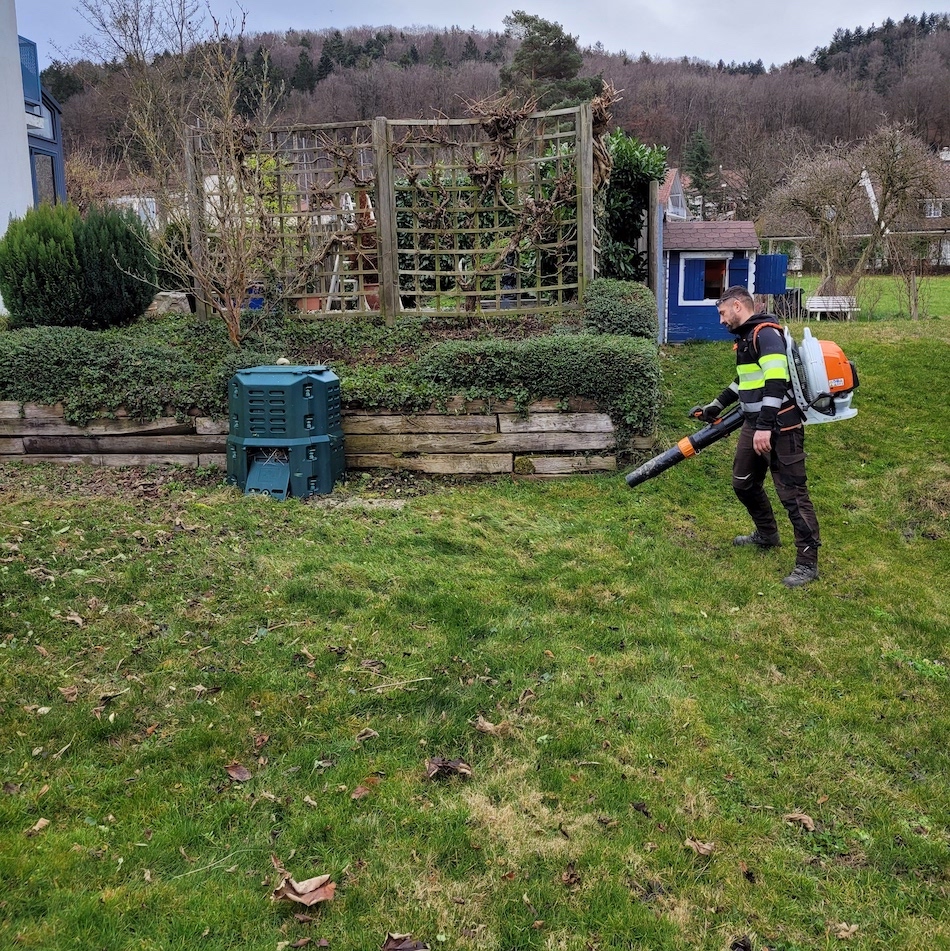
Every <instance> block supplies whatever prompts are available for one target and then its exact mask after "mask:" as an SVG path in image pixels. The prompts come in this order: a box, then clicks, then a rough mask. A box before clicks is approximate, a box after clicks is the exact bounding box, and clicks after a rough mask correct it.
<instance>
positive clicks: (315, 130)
mask: <svg viewBox="0 0 950 951" xmlns="http://www.w3.org/2000/svg"><path fill="white" fill-rule="evenodd" d="M193 143H194V145H193V152H192V156H191V159H192V162H193V167H194V175H195V188H196V191H198V192H200V191H201V190H202V189H203V190H204V192H205V193H206V194H207V191H208V185H207V183H208V182H209V181H218V180H219V178H220V173H219V171H218V169H217V168H216V167H215V162H216V159H215V153H216V150H215V148H214V144H213V143H211V142H209V141H208V135H207V133H204V134H201V135H196V136H195V137H194V140H193ZM253 148H254V152H255V154H254V155H253V158H245V159H244V161H245V162H248V161H250V162H251V163H252V165H253V167H254V168H255V169H256V170H263V171H259V172H258V175H257V179H258V181H259V182H260V183H261V185H260V187H262V188H263V189H265V190H266V192H267V194H266V196H265V198H264V205H263V207H265V208H266V209H267V211H266V218H267V221H266V223H265V224H264V225H263V226H264V227H267V228H268V229H271V231H272V232H273V234H274V236H275V241H274V242H273V243H272V246H273V248H274V252H273V255H272V257H273V260H271V261H268V262H265V263H264V264H263V266H262V268H261V275H260V281H261V282H262V284H266V285H267V286H265V287H264V288H263V293H264V294H265V295H268V294H269V295H270V296H271V297H272V298H280V297H293V298H295V299H296V300H297V301H298V303H299V306H300V309H302V310H312V311H324V312H325V311H331V310H379V311H381V312H382V313H383V314H384V315H385V316H386V317H387V319H392V318H394V317H395V315H396V314H398V313H400V312H402V313H413V314H431V313H433V312H439V313H443V314H446V315H451V314H459V315H471V314H473V313H479V314H485V315H490V314H496V313H501V312H504V311H507V310H511V309H515V308H516V309H517V310H518V311H519V312H520V313H546V312H553V311H561V310H565V309H570V308H573V307H575V306H576V305H577V301H578V299H579V298H580V297H581V296H582V293H583V289H584V286H585V285H586V283H587V282H588V281H589V280H590V279H591V278H592V277H593V276H594V272H595V266H596V249H595V242H594V222H593V170H592V165H593V132H592V113H591V107H590V105H589V104H587V105H582V106H580V107H577V108H574V109H561V110H556V111H553V112H545V113H531V114H527V115H515V116H511V115H507V116H504V117H500V118H499V117H495V118H492V117H485V116H482V117H479V118H474V119H440V120H390V119H386V118H377V119H374V120H371V121H366V122H349V123H334V124H325V125H316V126H310V127H306V128H304V127H295V128H291V129H282V130H275V131H272V132H269V133H267V134H266V135H263V136H258V137H256V138H255V140H254V145H253ZM257 207H260V204H258V206H257ZM201 220H202V216H200V215H197V216H196V218H195V220H194V221H193V229H192V234H193V236H196V235H200V231H201ZM205 237H206V239H207V237H208V236H205Z"/></svg>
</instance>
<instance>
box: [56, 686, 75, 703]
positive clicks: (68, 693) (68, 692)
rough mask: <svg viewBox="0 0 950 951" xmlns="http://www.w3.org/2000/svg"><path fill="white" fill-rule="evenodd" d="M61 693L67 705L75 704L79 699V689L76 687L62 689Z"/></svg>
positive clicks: (60, 689)
mask: <svg viewBox="0 0 950 951" xmlns="http://www.w3.org/2000/svg"><path fill="white" fill-rule="evenodd" d="M59 692H60V693H61V694H62V695H63V698H64V699H65V701H66V702H67V703H75V702H76V700H77V699H78V698H79V688H78V687H77V686H75V685H73V686H72V687H60V688H59Z"/></svg>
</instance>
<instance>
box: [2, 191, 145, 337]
mask: <svg viewBox="0 0 950 951" xmlns="http://www.w3.org/2000/svg"><path fill="white" fill-rule="evenodd" d="M154 293H155V262H154V255H153V252H152V250H151V247H150V244H149V239H148V235H147V234H146V232H145V228H144V226H143V225H142V223H141V221H140V220H139V219H138V218H137V217H136V216H135V215H134V214H133V213H132V212H130V211H122V210H119V209H115V208H108V207H106V208H95V207H93V208H90V210H89V211H88V213H87V214H86V216H85V218H83V217H82V216H80V214H79V212H78V211H77V210H76V208H74V207H73V206H72V205H68V204H65V205H48V204H42V205H38V206H37V207H35V208H31V209H30V210H29V211H27V213H26V214H25V215H24V216H23V218H20V219H15V220H14V221H11V222H10V225H9V227H8V228H7V232H6V234H5V235H4V236H3V238H2V239H0V294H2V295H3V300H4V303H5V305H6V307H7V310H8V311H9V312H10V317H9V326H10V327H11V328H12V329H15V328H18V327H43V326H54V327H68V326H75V327H84V328H86V329H91V330H92V329H102V328H106V327H117V326H122V325H125V324H130V323H132V322H133V321H134V320H136V319H137V318H138V317H139V316H141V314H142V313H143V312H144V310H145V308H146V307H147V306H148V304H149V303H150V301H151V300H152V297H153V296H154Z"/></svg>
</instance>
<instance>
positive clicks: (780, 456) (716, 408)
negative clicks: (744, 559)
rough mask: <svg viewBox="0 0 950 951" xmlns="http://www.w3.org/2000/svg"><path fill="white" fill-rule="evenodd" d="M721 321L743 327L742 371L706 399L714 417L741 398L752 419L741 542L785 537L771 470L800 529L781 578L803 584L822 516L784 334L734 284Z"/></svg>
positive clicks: (744, 436)
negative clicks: (748, 524) (749, 525)
mask: <svg viewBox="0 0 950 951" xmlns="http://www.w3.org/2000/svg"><path fill="white" fill-rule="evenodd" d="M717 306H718V308H719V322H720V323H721V324H722V325H723V326H724V327H726V328H727V329H728V330H729V331H731V332H732V333H733V334H735V335H736V338H737V341H736V379H735V380H734V381H733V383H732V384H731V385H730V386H728V387H727V388H726V389H724V390H723V391H722V393H720V394H719V396H717V397H716V399H715V400H713V401H712V403H708V404H707V405H706V406H704V407H703V418H704V419H705V420H706V421H707V422H711V421H712V420H714V419H716V418H718V417H719V416H721V415H722V409H723V408H724V407H725V406H728V405H729V404H730V403H734V402H735V401H736V400H737V399H738V400H739V404H740V406H741V407H742V411H743V414H744V416H745V421H744V422H743V424H742V428H741V429H740V430H739V444H738V446H736V455H735V460H734V462H733V466H732V487H733V489H734V490H735V493H736V495H737V496H738V497H739V500H740V501H741V502H742V504H743V505H744V506H745V507H746V509H747V510H748V512H749V515H750V516H751V517H752V522H753V524H754V526H755V528H754V530H753V532H752V534H751V535H739V536H738V537H737V538H736V539H735V541H734V544H736V545H756V546H758V547H759V548H777V547H779V546H780V545H781V544H782V541H781V538H780V537H779V532H778V525H777V524H776V522H775V514H774V513H773V511H772V503H771V502H770V501H769V498H768V496H767V495H766V493H765V487H764V483H765V474H766V472H769V471H771V473H772V481H773V483H774V484H775V491H776V493H777V494H778V497H779V500H780V501H781V503H782V505H784V506H785V510H786V512H787V513H788V517H789V520H790V521H791V523H792V529H793V531H794V533H795V551H796V557H795V567H794V569H793V570H792V572H791V574H789V575H788V576H787V577H786V578H784V579H783V580H782V583H783V584H784V585H785V586H786V587H789V588H798V587H800V586H801V585H804V584H808V582H809V581H814V580H815V579H816V578H817V577H818V546H819V544H820V540H819V537H818V519H817V517H816V516H815V508H814V506H813V505H812V502H811V498H810V497H809V495H808V484H807V478H806V475H805V448H804V443H805V436H804V427H803V425H802V414H801V413H800V412H799V409H798V406H797V404H796V403H795V399H794V397H793V395H792V391H791V386H790V377H789V366H788V358H787V357H786V355H785V337H784V334H783V332H782V330H781V329H780V328H779V327H778V326H777V325H776V324H775V319H774V318H773V317H772V316H771V315H769V314H765V313H759V314H757V313H756V312H755V304H754V301H753V299H752V295H751V294H750V293H749V292H748V290H747V289H746V288H744V287H742V286H738V285H737V286H735V287H730V288H729V289H728V290H727V291H726V292H725V293H724V294H723V295H722V297H721V298H720V299H719V301H718V302H717Z"/></svg>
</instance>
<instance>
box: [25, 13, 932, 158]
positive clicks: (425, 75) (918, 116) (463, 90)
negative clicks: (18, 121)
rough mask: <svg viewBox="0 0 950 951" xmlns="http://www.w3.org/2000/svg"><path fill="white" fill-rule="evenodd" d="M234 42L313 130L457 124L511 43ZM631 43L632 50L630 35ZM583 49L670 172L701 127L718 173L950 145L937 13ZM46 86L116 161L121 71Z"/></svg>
mask: <svg viewBox="0 0 950 951" xmlns="http://www.w3.org/2000/svg"><path fill="white" fill-rule="evenodd" d="M506 19H510V18H506ZM534 19H536V20H537V19H538V18H534ZM538 22H540V23H545V21H540V20H539V21H538ZM240 42H241V44H242V54H243V57H244V59H245V62H246V71H247V79H248V83H249V84H254V83H255V82H257V81H259V80H260V78H261V76H262V74H264V73H265V72H266V74H267V76H268V79H269V80H270V81H271V82H272V83H274V84H275V87H276V88H279V89H281V90H282V93H281V95H280V99H279V110H280V114H281V118H282V120H284V121H286V122H287V123H314V122H332V121H341V120H347V119H366V118H370V117H373V116H377V115H385V116H389V117H392V118H411V117H428V116H438V115H448V116H460V115H465V114H466V102H469V101H472V100H478V99H482V98H484V97H486V96H489V95H492V94H494V93H496V92H497V91H498V90H499V89H500V88H501V86H502V85H503V82H504V79H505V70H506V69H509V68H510V65H511V63H512V61H513V59H514V57H515V56H516V54H517V52H518V49H519V43H520V39H519V35H518V33H517V31H511V30H510V29H509V30H504V29H502V30H499V31H498V32H487V33H480V32H471V31H466V30H462V29H459V28H452V29H450V30H444V31H435V30H431V29H419V28H415V29H400V28H397V27H394V26H382V27H379V28H362V29H350V30H346V31H343V32H341V31H337V30H332V31H322V32H312V31H307V30H305V29H299V30H290V31H287V32H286V33H282V34H274V33H263V34H257V35H244V36H243V37H242V38H241V40H240ZM628 42H629V46H630V47H631V48H635V47H636V44H637V38H636V36H635V35H633V36H631V37H629V40H628ZM580 52H581V54H582V62H581V63H580V64H579V72H578V76H579V78H580V79H583V78H585V77H587V78H597V77H602V78H603V79H604V80H607V81H609V82H611V83H612V84H613V85H614V86H615V87H616V88H617V89H618V90H620V91H621V93H622V97H621V99H620V101H619V102H618V103H617V104H616V105H615V107H614V120H615V123H616V125H617V126H619V127H620V128H622V129H623V130H624V131H626V132H628V133H630V134H632V135H634V136H636V137H637V138H639V139H640V140H641V141H643V142H645V143H648V144H661V145H665V146H667V147H668V148H669V157H670V161H671V163H673V164H676V163H677V162H679V161H680V160H681V158H682V156H683V153H684V151H685V149H686V146H687V144H688V143H689V141H690V138H691V136H693V135H694V134H695V133H696V131H697V130H702V132H703V134H704V135H705V138H706V140H707V141H708V143H709V147H710V150H711V153H712V155H713V156H714V158H715V160H716V161H717V162H718V163H720V164H723V165H725V166H726V167H730V168H737V167H740V166H741V165H743V164H748V163H749V162H760V163H765V164H768V163H770V162H773V161H777V160H779V159H781V158H782V157H784V156H786V155H787V154H790V153H791V152H793V151H795V150H797V149H798V148H800V147H801V145H803V144H805V145H813V144H820V143H825V142H831V141H834V140H836V139H843V140H849V141H853V140H858V139H861V138H863V137H865V136H867V135H868V134H869V133H870V132H871V131H873V130H874V129H875V128H877V127H878V126H879V125H880V123H881V121H882V118H883V117H885V116H886V117H887V118H889V119H891V120H896V121H904V122H907V123H908V124H909V126H910V131H912V132H914V133H915V134H916V135H918V136H919V137H920V138H921V139H922V140H923V141H924V142H926V143H928V144H929V145H931V146H933V147H941V146H947V145H950V96H948V95H947V89H948V88H950V20H948V16H947V15H946V14H939V15H938V14H927V13H924V14H921V15H920V16H907V17H904V18H903V19H902V20H901V21H899V22H895V21H893V20H887V21H885V22H884V23H883V24H881V25H879V26H877V25H873V24H872V25H870V26H868V27H861V26H858V27H856V28H853V29H850V28H849V29H840V30H838V31H837V32H836V33H835V34H834V36H833V37H832V38H831V40H830V41H829V43H828V45H827V46H824V47H819V48H817V49H816V50H814V51H813V52H812V53H811V54H810V55H807V56H802V57H800V58H798V59H795V60H793V61H792V62H790V63H787V64H784V65H772V64H770V65H768V66H767V65H765V64H764V63H763V62H762V60H761V59H756V60H750V61H749V62H745V63H738V64H737V63H729V64H727V63H724V62H719V63H708V62H698V61H692V60H688V59H685V58H684V59H681V60H661V59H654V58H652V57H651V56H649V55H648V54H647V53H641V54H632V53H630V52H629V50H628V51H619V52H611V51H608V50H607V49H606V48H604V46H603V45H602V44H600V43H598V44H596V45H595V46H594V47H591V48H587V49H584V50H582V51H580ZM752 52H753V53H754V51H752ZM171 55H172V54H171V53H168V52H167V51H166V52H164V53H160V54H159V55H158V57H157V60H161V59H162V58H163V57H170V56H171ZM43 79H44V82H45V83H46V85H47V86H48V88H49V89H50V90H51V92H52V93H53V94H54V95H55V96H56V97H57V98H58V99H59V101H60V102H61V103H62V104H63V109H64V127H65V134H66V142H67V148H68V149H69V150H70V151H73V152H76V151H77V150H82V151H84V152H88V153H90V154H91V155H92V156H94V157H96V158H97V159H100V158H111V159H113V160H118V159H119V158H120V157H121V155H122V151H123V147H124V142H125V121H126V118H127V105H126V103H127V101H128V90H127V88H126V86H125V83H126V82H127V78H126V74H125V73H124V71H123V69H122V64H121V62H120V61H117V60H114V61H112V62H101V61H100V62H95V61H93V60H91V59H86V60H81V61H76V62H72V63H63V62H56V63H54V64H52V65H51V66H50V67H49V68H48V69H47V70H46V71H45V72H44V74H43ZM581 98H583V97H582V96H581Z"/></svg>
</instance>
